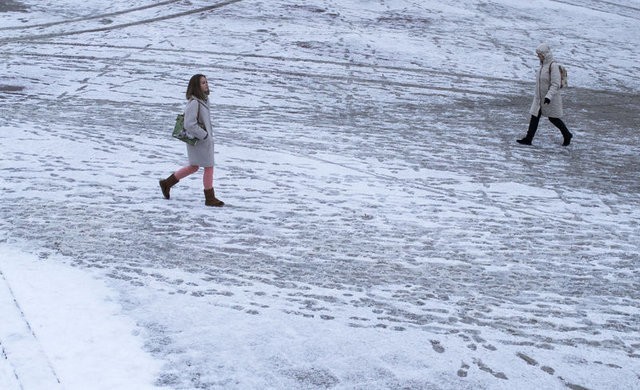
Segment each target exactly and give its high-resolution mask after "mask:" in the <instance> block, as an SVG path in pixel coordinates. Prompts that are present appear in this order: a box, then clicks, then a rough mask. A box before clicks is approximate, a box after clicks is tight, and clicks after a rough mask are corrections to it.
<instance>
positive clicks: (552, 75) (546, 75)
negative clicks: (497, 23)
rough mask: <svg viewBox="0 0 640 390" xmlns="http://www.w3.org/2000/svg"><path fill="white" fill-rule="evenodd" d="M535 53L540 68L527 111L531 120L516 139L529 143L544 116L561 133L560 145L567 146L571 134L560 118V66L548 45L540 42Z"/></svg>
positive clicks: (521, 142) (519, 141)
mask: <svg viewBox="0 0 640 390" xmlns="http://www.w3.org/2000/svg"><path fill="white" fill-rule="evenodd" d="M536 54H537V55H538V58H539V59H540V69H539V70H538V74H537V77H536V92H535V96H534V97H533V103H532V104H531V109H530V110H529V113H530V114H531V120H530V121H529V130H528V131H527V135H526V136H525V137H524V138H522V139H519V140H518V143H520V144H522V145H531V141H533V137H534V135H535V134H536V130H538V123H539V122H540V117H541V116H543V115H544V116H546V117H548V118H549V121H551V123H553V124H554V125H555V126H556V127H557V128H558V129H559V130H560V132H561V133H562V137H563V139H564V142H563V143H562V146H568V145H569V144H570V143H571V138H573V134H571V132H569V129H567V126H566V125H565V124H564V122H563V121H562V119H560V118H561V117H562V94H561V92H560V83H561V75H560V66H559V65H558V64H557V63H556V62H555V60H554V58H553V54H552V53H551V49H550V48H549V45H547V44H546V43H543V44H541V45H540V46H538V48H537V49H536Z"/></svg>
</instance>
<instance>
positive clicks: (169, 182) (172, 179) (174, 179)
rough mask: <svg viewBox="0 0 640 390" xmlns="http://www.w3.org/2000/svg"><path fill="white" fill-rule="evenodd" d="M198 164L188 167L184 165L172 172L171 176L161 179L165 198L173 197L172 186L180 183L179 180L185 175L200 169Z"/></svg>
mask: <svg viewBox="0 0 640 390" xmlns="http://www.w3.org/2000/svg"><path fill="white" fill-rule="evenodd" d="M198 168H199V167H198V166H197V165H187V166H186V167H182V168H180V169H178V170H177V171H175V172H174V173H172V174H171V175H170V176H169V177H167V178H166V179H164V180H160V189H161V190H162V195H163V196H164V198H165V199H170V198H171V194H170V191H171V187H173V186H174V185H176V184H178V182H179V181H180V180H182V179H184V178H185V177H187V176H189V175H191V174H192V173H194V172H197V171H198Z"/></svg>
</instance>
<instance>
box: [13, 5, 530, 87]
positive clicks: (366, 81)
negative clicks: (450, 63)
mask: <svg viewBox="0 0 640 390" xmlns="http://www.w3.org/2000/svg"><path fill="white" fill-rule="evenodd" d="M236 1H238V0H236ZM0 54H2V55H7V56H11V55H20V56H25V57H37V58H58V59H66V60H83V61H103V62H105V63H113V64H114V65H115V64H122V63H123V62H130V63H137V64H147V65H158V66H166V65H176V66H183V65H184V63H183V62H179V61H173V62H171V61H155V60H140V59H131V58H103V57H96V56H83V55H66V54H45V53H24V52H23V53H12V52H0ZM192 65H196V64H195V63H192ZM199 66H200V67H202V68H204V69H207V68H210V69H221V70H229V71H234V72H247V73H270V74H278V75H284V76H291V77H302V78H304V77H307V78H316V79H325V80H333V81H339V82H351V83H353V82H357V83H361V84H365V85H367V84H369V85H372V84H376V85H382V86H393V87H402V88H416V89H421V90H430V91H441V92H453V93H459V94H466V95H477V96H482V97H486V96H487V94H488V93H487V92H486V91H477V90H472V89H464V88H456V87H438V86H434V85H426V84H421V83H416V82H406V81H391V80H382V79H374V78H365V77H352V76H340V75H335V74H325V75H323V74H318V73H311V72H304V71H292V70H281V69H276V68H271V69H268V68H257V67H246V66H244V67H243V66H231V65H218V64H210V63H208V64H201V65H199ZM487 81H491V80H487ZM504 81H507V80H504ZM513 83H514V82H513V81H511V84H513ZM521 83H522V85H523V86H524V85H525V84H527V83H525V82H521ZM492 96H494V97H499V96H513V94H506V93H505V94H499V93H492Z"/></svg>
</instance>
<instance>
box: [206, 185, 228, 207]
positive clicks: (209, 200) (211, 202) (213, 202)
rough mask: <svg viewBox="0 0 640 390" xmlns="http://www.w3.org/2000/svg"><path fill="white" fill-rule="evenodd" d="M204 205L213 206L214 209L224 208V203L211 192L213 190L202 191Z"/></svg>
mask: <svg viewBox="0 0 640 390" xmlns="http://www.w3.org/2000/svg"><path fill="white" fill-rule="evenodd" d="M204 204H205V206H215V207H221V206H224V202H223V201H221V200H220V199H218V198H216V193H215V191H214V190H213V188H211V189H209V190H204Z"/></svg>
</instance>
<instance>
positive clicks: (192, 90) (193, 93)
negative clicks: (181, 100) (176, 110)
mask: <svg viewBox="0 0 640 390" xmlns="http://www.w3.org/2000/svg"><path fill="white" fill-rule="evenodd" d="M202 77H205V78H206V77H207V76H205V75H203V74H199V73H198V74H195V75H193V76H191V79H190V80H189V85H188V86H187V100H189V99H191V98H197V99H200V100H207V95H206V94H205V93H204V91H203V90H202V89H201V88H200V79H201V78H202Z"/></svg>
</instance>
